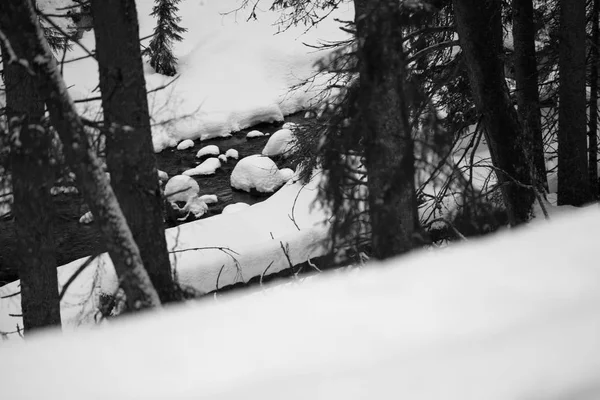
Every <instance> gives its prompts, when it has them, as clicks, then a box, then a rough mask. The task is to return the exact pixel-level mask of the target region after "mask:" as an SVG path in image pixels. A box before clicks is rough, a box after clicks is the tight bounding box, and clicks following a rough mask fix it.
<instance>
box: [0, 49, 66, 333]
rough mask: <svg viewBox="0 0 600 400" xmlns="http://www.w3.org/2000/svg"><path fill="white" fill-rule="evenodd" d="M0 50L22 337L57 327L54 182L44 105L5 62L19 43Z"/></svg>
mask: <svg viewBox="0 0 600 400" xmlns="http://www.w3.org/2000/svg"><path fill="white" fill-rule="evenodd" d="M7 46H10V47H11V51H9V50H8V48H7ZM0 47H1V48H2V55H3V61H4V62H3V64H4V83H5V88H6V105H7V106H6V116H7V119H8V121H9V130H8V135H9V137H8V142H9V145H10V158H9V160H10V171H11V173H12V186H13V194H14V202H13V206H12V210H13V214H14V216H15V224H14V227H15V237H16V239H17V248H18V253H17V254H18V260H17V264H18V271H19V279H20V281H21V282H20V283H21V310H22V314H23V328H24V329H25V334H26V335H27V334H29V333H30V332H31V331H33V330H35V329H37V328H43V327H46V326H52V325H60V324H61V319H60V304H59V303H60V302H59V297H58V283H57V276H56V257H55V245H54V239H53V233H52V219H53V215H54V206H53V201H52V197H51V195H50V188H51V187H52V184H53V181H54V179H53V178H54V175H53V170H54V168H53V166H52V163H51V156H50V148H51V146H52V137H51V133H50V132H49V131H48V130H47V129H45V128H44V127H43V126H42V118H43V116H44V101H43V99H42V98H41V96H40V95H39V93H38V91H37V87H36V85H35V81H34V78H33V77H32V76H31V75H30V74H29V72H28V71H27V70H26V69H25V68H23V66H21V65H19V63H18V62H17V60H16V58H15V57H11V53H13V52H18V53H21V52H22V49H21V48H20V47H19V43H13V44H10V43H8V42H7V43H3V44H2V45H1V46H0Z"/></svg>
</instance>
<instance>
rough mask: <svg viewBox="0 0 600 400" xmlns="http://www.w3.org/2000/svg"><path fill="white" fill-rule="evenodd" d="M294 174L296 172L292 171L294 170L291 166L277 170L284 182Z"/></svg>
mask: <svg viewBox="0 0 600 400" xmlns="http://www.w3.org/2000/svg"><path fill="white" fill-rule="evenodd" d="M295 174H296V173H295V172H294V170H293V169H291V168H281V169H280V170H279V175H280V176H281V178H282V179H283V180H284V181H285V182H287V181H289V180H290V179H292V178H293V177H294V175H295Z"/></svg>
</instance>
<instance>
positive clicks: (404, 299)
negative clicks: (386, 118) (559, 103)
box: [0, 209, 600, 400]
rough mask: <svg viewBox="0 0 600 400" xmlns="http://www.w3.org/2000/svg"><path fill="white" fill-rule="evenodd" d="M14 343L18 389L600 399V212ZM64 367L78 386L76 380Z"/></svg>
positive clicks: (120, 395)
mask: <svg viewBox="0 0 600 400" xmlns="http://www.w3.org/2000/svg"><path fill="white" fill-rule="evenodd" d="M572 215H573V216H572V217H569V218H562V219H557V220H555V221H554V222H552V223H551V224H546V223H539V224H536V225H535V226H532V227H530V228H526V229H523V230H521V231H514V232H510V233H505V234H501V235H497V236H495V237H491V238H489V239H486V240H480V241H474V242H472V243H469V244H466V245H462V246H456V247H454V248H450V249H448V250H441V251H435V252H427V251H423V252H419V253H418V254H415V255H413V256H409V257H404V258H398V259H397V260H391V261H389V262H386V263H383V264H379V265H376V264H372V265H370V266H368V267H367V268H363V269H362V270H353V271H351V272H350V273H337V274H324V275H321V276H319V277H316V278H314V279H311V280H309V281H307V282H304V283H303V284H288V285H286V286H284V287H278V288H277V290H266V291H261V292H259V293H256V294H246V295H237V296H231V297H220V298H219V301H214V300H212V299H210V300H206V301H203V302H200V303H188V304H187V305H182V306H178V307H175V308H171V309H166V310H163V311H157V312H154V313H149V314H146V315H142V316H137V317H130V318H129V319H122V320H120V321H118V322H115V323H114V324H113V326H108V327H106V328H99V329H95V330H93V331H87V332H80V333H79V334H77V335H72V336H68V337H61V336H59V335H56V334H53V332H50V333H48V334H45V335H44V334H42V335H41V336H39V337H38V338H37V339H34V340H31V341H29V342H25V344H20V345H11V344H10V343H9V346H11V347H12V348H4V349H2V362H1V363H0V376H1V377H2V380H3V384H2V392H3V393H6V394H8V395H9V396H8V397H10V398H13V399H17V398H31V399H34V398H60V399H63V400H68V399H83V398H99V399H100V398H111V399H134V398H144V399H165V398H169V399H184V398H185V399H188V398H207V399H239V398H260V399H277V400H279V399H411V400H425V399H427V400H433V399H446V400H453V399H457V400H481V399H486V400H506V399H537V400H541V399H553V400H556V399H596V398H600V335H599V334H598V332H600V308H599V307H598V304H600V265H599V264H598V262H597V260H598V254H596V253H595V252H594V251H593V249H595V248H597V246H596V243H597V238H598V237H600V224H598V222H597V221H598V220H600V211H598V210H597V209H588V210H583V211H579V212H577V213H574V214H572ZM65 377H67V379H68V382H67V381H65Z"/></svg>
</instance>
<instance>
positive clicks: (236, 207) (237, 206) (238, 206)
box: [222, 203, 250, 214]
mask: <svg viewBox="0 0 600 400" xmlns="http://www.w3.org/2000/svg"><path fill="white" fill-rule="evenodd" d="M248 207H250V205H249V204H246V203H234V204H229V205H228V206H226V207H225V208H223V211H222V213H223V214H232V213H235V212H238V211H241V210H244V209H246V208H248Z"/></svg>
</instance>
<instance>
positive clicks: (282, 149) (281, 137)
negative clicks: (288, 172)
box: [262, 129, 296, 157]
mask: <svg viewBox="0 0 600 400" xmlns="http://www.w3.org/2000/svg"><path fill="white" fill-rule="evenodd" d="M295 142H296V137H295V136H294V133H293V132H292V130H291V129H280V130H278V131H277V132H275V133H274V134H273V135H271V137H270V138H269V140H268V141H267V144H266V145H265V148H264V149H263V151H262V154H263V155H264V156H268V157H275V156H286V155H289V152H290V151H291V150H292V148H293V147H294V143H295Z"/></svg>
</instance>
